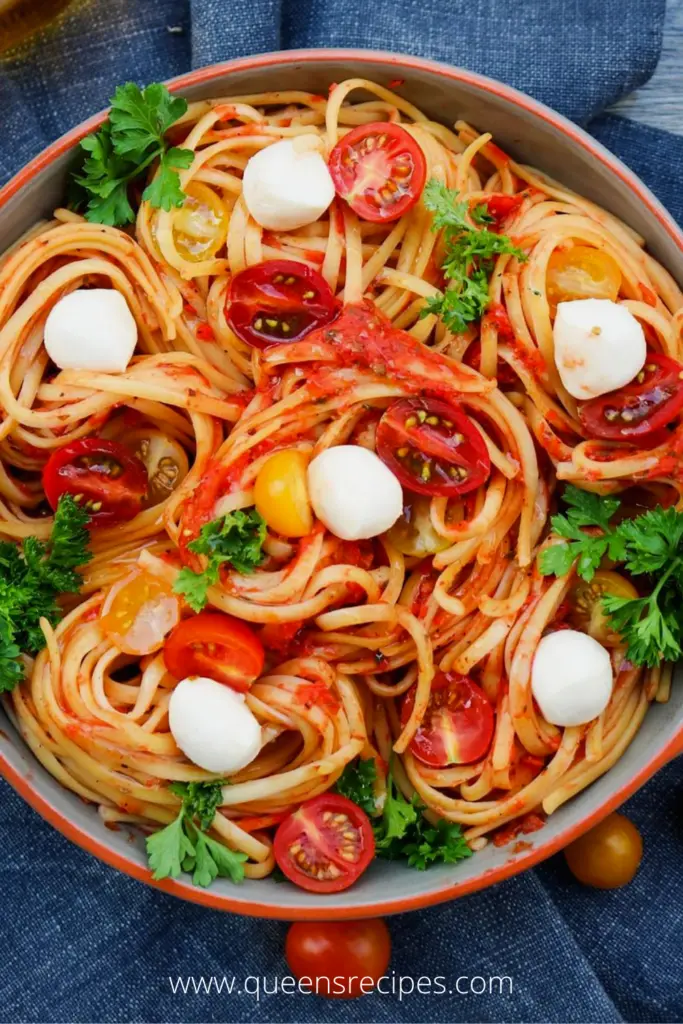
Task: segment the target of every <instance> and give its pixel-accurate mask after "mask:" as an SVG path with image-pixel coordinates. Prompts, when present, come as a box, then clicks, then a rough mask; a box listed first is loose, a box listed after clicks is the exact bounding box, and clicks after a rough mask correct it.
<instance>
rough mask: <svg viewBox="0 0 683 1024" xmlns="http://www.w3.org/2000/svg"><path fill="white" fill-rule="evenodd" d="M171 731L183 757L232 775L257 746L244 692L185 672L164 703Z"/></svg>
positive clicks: (256, 730) (257, 736)
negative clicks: (166, 703)
mask: <svg viewBox="0 0 683 1024" xmlns="http://www.w3.org/2000/svg"><path fill="white" fill-rule="evenodd" d="M168 718H169V725H170V728H171V733H172V735H173V739H174V740H175V741H176V744H177V745H178V746H179V747H180V749H181V750H182V752H183V754H185V757H187V758H188V759H189V760H190V761H192V762H193V763H194V764H196V765H198V766H199V767H200V768H204V769H205V770H206V771H207V772H215V773H216V774H217V775H232V774H233V773H234V772H237V771H239V770H240V768H244V766H245V765H248V764H250V763H251V762H252V761H253V760H254V758H255V757H256V755H257V754H258V752H259V750H260V749H261V726H260V725H259V723H258V720H257V719H256V718H255V717H254V715H253V714H252V713H251V711H250V710H249V708H248V707H247V705H246V703H245V700H244V694H242V693H237V691H236V690H232V689H231V688H230V687H229V686H223V684H222V683H217V682H216V681H215V680H214V679H206V678H205V677H204V676H189V677H188V678H187V679H183V680H182V681H181V682H179V683H178V685H177V686H176V688H175V690H174V691H173V693H172V694H171V700H170V702H169V706H168Z"/></svg>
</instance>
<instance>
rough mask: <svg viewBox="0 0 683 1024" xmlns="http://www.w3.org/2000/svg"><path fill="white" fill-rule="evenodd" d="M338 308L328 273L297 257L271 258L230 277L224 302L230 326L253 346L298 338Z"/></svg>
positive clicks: (322, 322)
mask: <svg viewBox="0 0 683 1024" xmlns="http://www.w3.org/2000/svg"><path fill="white" fill-rule="evenodd" d="M336 313H337V305H336V303H335V300H334V295H333V294H332V290H331V288H330V286H329V285H328V283H327V281H326V280H325V278H324V277H322V276H321V275H320V274H319V273H318V272H317V270H312V269H311V268H310V267H308V266H306V264H305V263H296V262H295V261H294V260H267V261H266V262H265V263H257V264H255V265H254V266H253V267H247V269H246V270H242V271H241V272H240V273H239V274H236V275H235V276H234V277H233V279H232V281H231V282H230V287H229V288H228V296H227V300H226V305H225V315H226V317H227V320H228V323H229V324H230V327H231V328H232V329H233V331H234V332H235V334H236V335H237V337H238V338H241V339H242V341H246V343H247V345H253V346H254V347H255V348H265V347H266V346H267V345H277V344H280V343H282V342H283V341H300V340H301V339H302V338H305V337H306V335H307V334H309V333H310V332H311V331H313V330H315V328H316V327H324V326H325V324H328V323H329V322H330V320H333V319H334V317H335V315H336Z"/></svg>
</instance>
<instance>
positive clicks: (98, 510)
mask: <svg viewBox="0 0 683 1024" xmlns="http://www.w3.org/2000/svg"><path fill="white" fill-rule="evenodd" d="M147 483H148V481H147V470H146V469H145V467H144V465H143V463H142V462H141V461H140V459H138V457H137V456H136V455H133V454H132V453H131V452H130V451H129V450H128V448H126V446H125V445H123V444H119V443H118V441H105V440H103V439H102V438H99V437H85V438H82V439H81V440H79V441H72V442H71V443H70V444H67V445H65V446H64V447H63V448H58V449H57V450H56V451H54V452H53V453H52V455H51V456H50V458H49V459H48V460H47V462H46V464H45V468H44V470H43V489H44V491H45V496H46V498H47V500H48V501H49V502H50V505H51V506H52V508H57V503H58V501H59V499H60V497H61V496H62V494H73V495H74V497H76V498H78V495H79V494H80V495H81V498H80V499H79V503H80V504H81V506H82V507H83V508H85V509H87V511H88V512H89V513H90V520H91V522H92V523H95V524H97V526H109V525H110V524H112V523H122V522H125V521H126V520H127V519H132V518H133V516H136V515H137V514H138V512H139V511H140V509H141V508H142V503H143V500H144V499H145V496H146V494H147Z"/></svg>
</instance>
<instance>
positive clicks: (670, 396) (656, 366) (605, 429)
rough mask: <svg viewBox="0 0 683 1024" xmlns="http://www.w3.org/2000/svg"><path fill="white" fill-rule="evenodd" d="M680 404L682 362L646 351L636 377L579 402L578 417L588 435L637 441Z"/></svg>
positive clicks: (669, 417)
mask: <svg viewBox="0 0 683 1024" xmlns="http://www.w3.org/2000/svg"><path fill="white" fill-rule="evenodd" d="M681 408H683V366H682V365H681V364H680V363H677V362H676V361H675V360H674V359H670V358H669V357H668V356H662V355H659V354H656V353H653V352H650V353H648V357H647V362H646V363H645V366H644V367H643V369H642V370H641V371H640V373H639V374H638V376H637V377H636V378H635V380H632V381H631V383H630V384H627V385H626V386H625V387H623V388H619V390H618V391H610V392H609V393H608V394H606V395H600V397H599V398H591V400H590V401H589V402H582V403H581V404H580V405H579V419H580V420H581V424H582V426H583V427H584V429H585V430H586V432H587V433H588V434H589V435H590V436H591V437H599V438H604V439H607V440H613V441H630V440H633V441H639V440H640V439H641V438H642V437H644V436H646V435H648V434H651V433H652V432H653V431H655V430H659V429H660V428H661V427H665V426H666V425H667V424H668V423H671V421H672V420H673V419H674V418H675V417H676V416H677V415H678V413H679V412H680V411H681Z"/></svg>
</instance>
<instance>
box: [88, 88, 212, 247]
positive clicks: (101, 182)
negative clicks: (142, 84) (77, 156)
mask: <svg viewBox="0 0 683 1024" xmlns="http://www.w3.org/2000/svg"><path fill="white" fill-rule="evenodd" d="M111 105H112V107H111V111H110V114H109V118H108V120H107V121H105V123H104V124H103V125H102V127H101V128H100V129H99V130H98V131H97V132H94V133H93V134H92V135H87V136H86V137H85V138H84V139H83V140H82V142H81V150H82V151H83V153H84V156H83V160H82V164H81V167H80V168H79V169H77V170H75V171H74V172H72V176H73V181H74V182H75V185H76V186H77V190H76V191H73V190H72V192H71V195H70V202H71V204H72V208H74V209H82V208H83V207H84V206H85V217H86V219H87V220H89V221H92V222H94V223H97V224H108V225H110V226H112V227H117V226H122V225H124V224H130V223H131V222H132V221H134V220H135V211H134V210H133V208H132V206H131V204H130V201H129V199H128V186H129V184H130V182H131V181H133V180H134V179H136V178H138V177H140V175H141V174H142V173H143V172H144V171H145V170H146V169H147V168H148V167H149V166H150V164H152V163H153V162H154V161H155V160H158V162H159V166H158V169H157V172H156V174H155V176H154V178H153V180H152V182H151V183H150V184H149V185H148V186H147V188H146V189H145V191H144V193H143V198H144V199H147V200H149V202H150V203H151V205H152V206H154V207H158V208H161V209H164V210H170V209H171V208H172V207H174V206H182V204H183V201H184V199H185V193H184V192H183V191H182V189H181V187H180V177H179V175H178V170H179V169H182V168H187V167H189V166H190V164H191V163H192V160H193V158H194V154H193V153H192V151H191V150H189V149H178V148H177V147H171V148H170V149H169V148H168V146H167V143H166V140H165V138H164V136H165V133H166V132H167V131H168V129H169V128H170V127H171V125H172V124H174V122H175V121H177V120H178V118H180V117H182V115H183V114H184V113H185V111H186V110H187V102H186V101H185V100H184V99H182V98H181V97H178V96H171V94H170V93H169V91H168V89H167V88H166V86H165V85H160V84H159V83H155V84H154V85H149V86H147V88H146V89H144V90H142V89H140V88H139V86H137V85H135V84H134V83H133V82H128V83H127V84H126V85H122V86H119V87H118V89H117V90H116V92H115V93H114V96H113V97H112V100H111Z"/></svg>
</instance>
